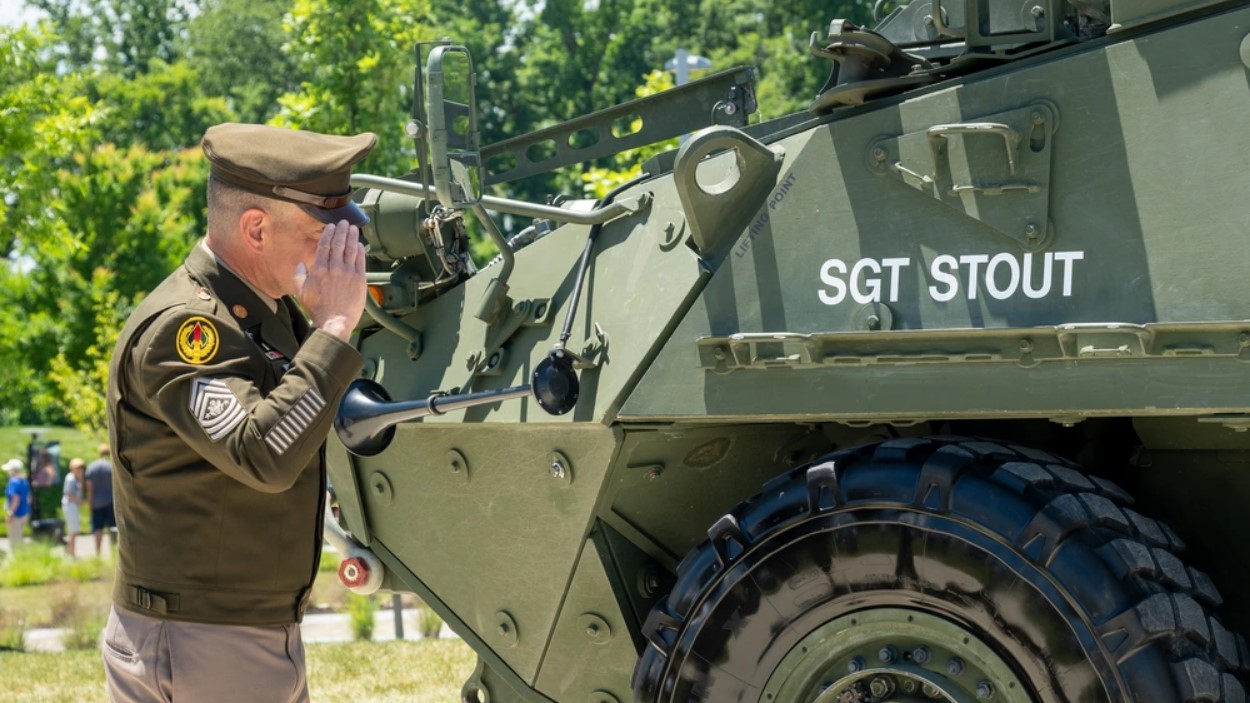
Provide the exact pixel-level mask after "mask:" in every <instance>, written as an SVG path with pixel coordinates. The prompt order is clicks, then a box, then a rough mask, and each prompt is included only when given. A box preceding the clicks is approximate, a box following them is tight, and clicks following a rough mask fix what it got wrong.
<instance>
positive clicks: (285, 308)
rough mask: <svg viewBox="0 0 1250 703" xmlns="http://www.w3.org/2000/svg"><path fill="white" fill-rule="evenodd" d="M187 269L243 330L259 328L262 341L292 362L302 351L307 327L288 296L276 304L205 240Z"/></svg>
mask: <svg viewBox="0 0 1250 703" xmlns="http://www.w3.org/2000/svg"><path fill="white" fill-rule="evenodd" d="M186 267H187V272H188V273H190V275H191V278H192V279H193V280H195V281H196V282H197V283H199V284H200V285H202V286H204V287H205V288H207V289H208V290H209V291H210V292H211V293H212V295H213V296H214V297H216V298H217V299H218V301H220V303H221V305H222V307H224V308H225V310H224V312H225V313H227V314H229V315H230V316H231V317H232V318H234V320H235V322H236V323H237V324H238V325H239V327H240V328H242V329H245V330H253V329H255V328H257V327H259V328H260V330H259V334H260V336H261V338H262V339H263V340H264V341H265V342H266V343H268V344H269V345H271V346H273V347H275V348H277V349H278V350H279V351H281V352H282V353H283V354H284V355H285V356H286V357H287V358H288V359H289V358H291V357H294V356H295V353H296V352H297V351H299V339H298V337H297V335H298V334H300V330H299V329H298V328H300V327H301V326H303V327H306V325H300V322H302V320H298V321H296V318H297V316H299V315H300V313H299V311H298V309H297V308H296V307H295V306H294V304H293V303H292V302H291V301H290V300H288V299H287V298H285V297H284V298H282V299H280V300H276V301H275V300H273V299H272V298H268V297H266V296H264V295H263V294H261V293H259V292H257V291H256V289H255V288H253V287H252V286H250V285H248V284H247V282H246V281H244V280H243V279H242V278H240V277H239V275H238V274H236V273H235V272H234V271H232V270H230V268H229V267H228V266H226V265H225V264H224V263H223V262H222V261H221V260H219V259H218V258H217V257H216V256H214V254H213V252H212V251H211V250H210V249H209V248H208V246H207V245H206V244H205V243H204V242H203V241H202V240H201V241H200V243H199V244H197V245H196V246H195V248H194V249H193V250H192V251H191V254H190V255H189V256H187V261H186ZM284 313H290V314H289V315H288V314H284ZM292 327H295V328H296V329H292ZM305 333H306V332H305Z"/></svg>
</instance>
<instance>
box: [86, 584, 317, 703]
mask: <svg viewBox="0 0 1250 703" xmlns="http://www.w3.org/2000/svg"><path fill="white" fill-rule="evenodd" d="M103 650H104V673H105V677H106V678H107V680H108V692H109V700H110V701H112V702H113V703H158V702H159V703H170V702H171V701H176V703H200V701H204V702H206V703H207V702H209V701H211V702H212V703H222V702H224V701H230V702H231V703H235V702H238V703H250V702H252V701H255V702H256V703H282V702H290V703H307V702H308V700H309V698H308V679H307V678H306V676H305V669H304V641H303V640H302V639H301V638H300V629H299V625H274V626H271V627H245V626H240V625H207V624H202V623H194V622H177V621H173V620H158V619H156V618H150V617H148V616H146V615H140V614H138V613H134V612H131V611H129V610H126V609H124V608H118V607H117V606H116V605H114V606H113V607H112V609H111V610H110V611H109V619H108V624H107V625H105V628H104V644H103Z"/></svg>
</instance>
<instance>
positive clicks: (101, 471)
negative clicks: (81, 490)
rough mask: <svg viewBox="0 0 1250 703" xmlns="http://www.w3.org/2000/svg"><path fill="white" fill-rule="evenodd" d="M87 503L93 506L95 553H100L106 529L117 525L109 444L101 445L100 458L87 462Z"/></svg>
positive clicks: (92, 525) (92, 528)
mask: <svg viewBox="0 0 1250 703" xmlns="http://www.w3.org/2000/svg"><path fill="white" fill-rule="evenodd" d="M85 478H86V481H87V505H89V506H91V533H92V534H94V535H95V553H96V554H100V553H101V552H100V543H101V541H102V540H103V539H104V531H105V530H112V529H114V528H116V527H117V521H116V519H115V518H114V517H113V462H112V461H111V460H110V455H109V445H107V444H101V445H100V458H99V459H96V460H95V461H93V462H91V463H90V464H87V472H86V474H85Z"/></svg>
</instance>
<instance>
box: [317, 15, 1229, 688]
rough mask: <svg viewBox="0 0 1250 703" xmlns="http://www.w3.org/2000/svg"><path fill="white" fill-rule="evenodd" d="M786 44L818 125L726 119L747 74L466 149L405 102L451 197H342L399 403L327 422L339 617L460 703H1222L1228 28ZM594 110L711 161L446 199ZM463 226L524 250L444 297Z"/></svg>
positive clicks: (457, 274)
mask: <svg viewBox="0 0 1250 703" xmlns="http://www.w3.org/2000/svg"><path fill="white" fill-rule="evenodd" d="M820 19H821V18H813V21H814V22H817V21H820ZM813 52H814V53H816V54H817V55H818V56H823V57H824V58H827V59H830V60H831V61H832V65H833V66H834V70H833V73H832V75H831V79H830V81H829V84H828V85H827V86H826V89H825V90H824V91H823V92H822V93H821V95H820V96H819V97H818V98H817V99H816V100H815V102H814V103H813V106H812V110H811V111H810V112H808V113H804V114H800V115H794V116H791V117H788V118H784V119H781V120H777V121H774V122H764V123H757V124H747V120H746V115H747V114H748V113H749V112H751V111H752V109H753V107H754V97H753V94H752V90H751V82H750V76H751V74H750V71H749V70H745V69H743V70H736V71H730V72H726V73H724V74H718V75H717V76H713V77H711V78H709V79H705V80H704V81H700V82H696V83H694V84H691V85H690V86H687V87H686V88H683V89H680V90H678V91H674V92H673V94H672V95H667V96H666V95H660V96H656V97H655V98H649V99H647V100H645V101H642V102H640V103H636V104H631V105H628V106H624V107H621V108H613V109H610V110H606V111H604V112H603V113H596V114H595V115H590V116H587V117H586V118H582V119H581V120H577V121H574V122H573V123H570V124H568V125H562V126H560V127H556V128H552V129H549V130H545V131H544V132H541V133H537V134H534V135H527V136H525V137H518V138H517V139H514V140H511V141H509V142H505V143H503V144H499V145H493V146H487V147H485V148H481V149H478V148H477V145H476V144H475V143H474V141H475V134H473V130H472V129H469V130H468V131H467V132H466V131H465V130H463V129H462V130H461V131H460V132H459V133H458V134H457V133H453V134H452V136H451V137H450V138H448V137H447V133H446V132H445V131H443V132H440V130H439V129H438V127H439V126H440V125H442V124H443V119H442V118H443V117H444V109H445V108H446V113H445V114H448V115H455V114H464V108H465V105H466V104H467V105H468V110H469V113H470V114H471V112H472V101H471V100H468V99H465V100H463V101H461V103H462V104H459V105H452V103H454V102H456V101H455V100H454V98H450V97H447V96H446V95H445V94H444V86H443V85H442V84H441V83H440V81H441V79H442V76H443V75H444V74H446V75H449V76H450V75H453V74H454V73H455V71H452V70H447V71H438V72H432V73H431V76H432V77H434V76H435V75H437V77H438V78H437V80H434V81H433V82H432V87H434V88H437V91H435V90H433V89H432V90H431V91H430V92H431V96H432V98H434V99H433V100H432V102H431V105H430V115H429V120H430V123H431V125H425V124H422V123H419V122H418V123H417V124H416V125H415V129H414V131H415V132H417V133H422V130H426V131H427V132H428V133H429V134H431V135H432V136H434V137H435V141H436V142H437V141H438V140H439V139H442V140H444V141H443V142H438V143H436V144H434V145H432V151H433V157H432V158H433V160H434V166H435V173H434V174H433V180H434V181H436V182H437V188H436V187H435V186H433V185H431V186H429V187H428V188H427V186H425V185H422V184H423V183H429V182H431V181H429V180H425V179H424V177H423V176H422V175H421V174H420V173H414V174H412V175H411V176H409V177H405V179H402V180H399V179H395V180H392V179H383V178H369V177H365V178H362V179H360V181H359V183H358V184H359V185H366V186H370V189H368V190H362V191H361V193H360V194H359V195H358V198H359V199H360V200H361V202H362V204H364V205H365V206H366V207H368V208H371V209H372V212H373V213H374V221H375V224H374V226H373V229H372V230H371V231H370V232H369V233H368V234H367V238H368V239H369V241H370V244H371V255H372V257H373V263H372V265H371V271H372V273H371V274H370V276H371V281H373V282H374V283H375V284H376V291H377V298H376V302H374V303H372V304H371V313H372V320H373V321H372V322H370V324H369V325H368V326H367V327H365V328H363V329H362V330H361V332H360V334H359V335H358V346H359V348H360V350H361V351H362V353H363V354H364V355H365V357H366V369H365V375H366V376H367V377H368V378H369V379H370V380H372V381H376V382H377V383H378V384H380V386H381V387H382V388H383V389H384V391H385V394H386V395H387V396H389V398H393V399H397V400H408V399H415V400H413V401H410V402H408V403H406V404H404V403H399V404H396V403H391V402H388V401H387V400H385V399H384V398H383V396H382V395H381V393H380V392H375V394H374V395H373V396H368V397H366V396H365V395H361V396H360V397H359V398H357V400H360V402H358V403H356V404H355V405H353V406H352V407H351V408H350V409H349V408H348V407H347V405H346V404H345V406H344V408H343V409H341V410H340V413H341V417H340V420H341V422H340V425H342V426H343V427H344V428H347V429H350V428H351V427H353V426H355V427H356V430H357V435H360V434H363V435H368V436H369V437H370V439H369V440H367V441H365V440H358V439H357V438H353V435H351V434H350V433H349V434H348V435H345V437H346V438H345V439H344V444H346V445H347V446H344V445H343V444H338V443H335V442H332V444H331V448H330V467H331V479H332V483H333V485H334V488H335V498H336V500H337V503H338V506H339V508H340V511H341V513H340V514H341V517H340V520H339V522H340V524H341V526H342V528H344V529H345V530H346V532H347V533H350V539H351V541H350V547H351V549H350V550H349V551H351V553H352V555H353V556H352V559H353V561H352V564H351V569H348V570H345V571H346V572H347V573H348V576H350V577H351V578H352V579H355V580H354V581H352V583H353V584H354V585H356V586H357V587H358V588H365V589H367V588H376V587H377V586H378V585H379V584H380V585H383V586H385V587H387V588H393V589H396V590H410V591H414V592H416V593H417V594H419V595H420V597H421V598H423V599H424V600H425V601H427V602H428V603H430V604H431V605H432V606H433V607H434V608H435V610H437V611H438V612H439V614H440V615H442V616H443V617H444V619H445V620H446V621H447V622H448V623H449V624H450V625H451V626H452V628H453V629H454V630H455V631H456V632H457V633H458V634H460V635H461V636H462V637H463V638H464V639H465V641H467V642H468V643H469V644H470V645H471V646H472V647H473V648H474V649H475V650H476V651H477V653H478V654H479V657H480V662H481V663H480V666H479V667H478V670H477V672H476V673H475V674H474V675H473V676H472V677H471V679H470V680H469V681H468V682H466V684H465V688H464V693H463V699H464V700H465V701H469V702H472V701H482V702H487V701H547V700H550V701H562V702H563V701H578V702H582V701H592V702H595V703H608V702H612V701H626V700H638V701H687V700H698V701H717V702H719V701H769V702H771V701H786V702H789V701H805V702H809V701H819V702H821V703H824V702H826V701H829V702H832V701H839V702H845V703H855V702H862V703H868V702H869V701H873V702H876V701H912V700H943V701H952V702H957V701H971V700H974V699H976V700H994V701H1013V702H1014V701H1021V702H1023V701H1035V702H1041V701H1073V702H1075V701H1219V702H1231V701H1244V700H1245V698H1246V696H1245V693H1244V690H1243V687H1242V683H1241V681H1242V679H1241V676H1242V675H1243V674H1244V672H1245V670H1246V669H1247V667H1250V652H1248V651H1247V649H1246V646H1245V641H1244V639H1243V638H1242V637H1241V636H1240V635H1238V634H1235V632H1237V631H1246V630H1247V629H1250V605H1248V604H1247V602H1246V600H1245V597H1244V594H1245V593H1246V590H1247V585H1248V581H1247V574H1246V566H1245V564H1246V563H1247V558H1248V557H1250V549H1247V547H1246V546H1245V540H1244V539H1242V538H1241V536H1242V533H1243V532H1244V530H1245V523H1244V520H1242V519H1241V518H1238V517H1237V515H1239V514H1241V513H1240V510H1241V509H1243V508H1242V506H1243V505H1245V504H1246V502H1247V501H1248V500H1250V479H1248V478H1247V473H1246V471H1247V469H1250V434H1246V432H1245V430H1246V429H1247V427H1250V393H1248V392H1247V389H1248V388H1250V383H1248V382H1247V379H1248V378H1250V366H1248V365H1247V362H1248V361H1250V298H1247V297H1246V296H1245V295H1243V294H1242V283H1243V281H1244V279H1245V275H1246V274H1245V272H1246V270H1247V267H1248V265H1250V207H1247V204H1248V203H1250V179H1248V178H1247V177H1246V174H1245V161H1246V154H1250V128H1247V126H1246V125H1247V124H1248V122H1247V115H1250V8H1248V7H1247V6H1246V4H1245V3H1215V2H1197V1H1194V2H1181V1H1180V0H1173V1H1162V0H1160V1H1156V2H1141V3H1126V2H1121V1H1120V0H1111V1H1110V2H1101V3H1100V2H1089V3H1072V4H1069V3H1067V2H1062V1H1055V2H1040V1H1039V2H1024V3H1020V2H1006V1H1004V2H998V1H997V0H992V1H987V0H967V1H966V2H960V3H952V2H949V1H948V2H945V3H938V2H929V1H928V0H917V1H916V2H912V3H911V4H910V5H907V6H904V7H902V8H899V9H897V10H895V11H894V12H892V13H890V14H889V15H888V16H886V17H884V18H883V19H882V21H881V23H880V24H879V25H878V27H877V28H876V30H875V31H869V30H864V29H859V28H856V27H854V26H852V25H850V24H849V23H841V22H834V23H833V25H832V26H831V27H830V29H829V32H828V33H827V34H822V35H820V36H817V37H814V43H813ZM466 58H467V57H466ZM460 66H461V68H463V67H464V66H467V62H466V63H465V64H461V65H460ZM462 73H463V71H462ZM727 105H728V106H730V107H729V108H726V106H727ZM675 106H676V107H675ZM453 107H455V108H459V109H460V112H456V111H455V110H454V109H452V108H453ZM622 114H626V115H636V116H638V117H640V118H641V119H642V120H643V123H644V124H645V125H646V127H645V129H644V132H645V133H644V134H641V135H636V136H635V137H633V138H632V139H634V140H635V141H638V140H642V139H647V140H649V141H655V140H656V139H660V138H665V137H668V136H672V135H676V134H680V133H684V132H689V131H694V129H695V127H698V126H705V127H706V128H705V129H701V130H699V131H694V134H693V135H692V136H690V137H689V138H688V139H687V140H685V141H684V143H683V145H682V146H681V148H680V149H679V150H677V151H676V152H669V153H666V154H661V155H660V156H659V157H657V158H655V159H652V160H651V161H649V162H648V163H647V164H645V165H644V166H643V170H644V172H645V175H644V177H643V178H641V179H638V180H636V181H635V182H633V183H631V184H628V185H627V186H626V187H623V188H621V189H619V192H617V193H614V195H613V197H612V199H611V200H612V202H611V203H607V202H600V203H594V204H582V205H585V206H584V207H582V206H576V205H566V206H564V207H551V206H547V207H544V206H535V205H528V204H524V203H518V202H515V201H510V200H506V199H504V198H499V197H494V198H492V197H485V198H481V199H480V202H476V203H475V201H477V200H478V198H477V197H476V193H475V191H476V188H477V186H478V185H480V183H481V182H484V183H485V184H487V185H495V191H496V192H506V185H504V184H505V183H506V182H507V181H508V180H509V179H510V178H512V177H520V176H523V175H527V174H529V173H534V172H539V171H541V170H543V169H546V168H550V167H551V164H549V163H548V164H540V163H535V162H532V161H531V160H530V159H529V158H528V157H527V154H528V153H531V152H529V151H527V150H528V149H529V148H530V147H531V146H533V145H534V144H540V143H544V142H551V143H552V144H554V145H555V147H556V148H555V151H556V152H557V157H556V159H555V161H556V162H558V163H559V164H568V163H577V162H579V161H584V160H586V159H589V158H593V157H596V156H601V155H603V154H605V153H612V152H613V151H618V150H620V149H623V148H627V147H630V146H633V145H634V143H633V142H630V141H629V140H630V139H631V137H628V136H627V137H622V138H619V139H618V138H616V137H614V136H612V135H611V132H610V129H609V128H610V125H611V124H612V123H613V120H615V119H617V118H618V117H619V116H620V115H622ZM709 116H710V117H709ZM692 121H694V122H695V124H692ZM709 122H712V123H714V124H711V126H707V125H708V123H709ZM586 130H591V131H595V132H596V133H597V134H598V135H599V141H598V143H597V146H595V147H592V148H590V149H589V150H586V151H579V150H578V149H576V148H574V147H572V146H568V145H569V144H571V143H573V142H572V141H571V140H570V136H571V135H573V134H576V133H578V132H584V131H586ZM453 132H454V130H453ZM439 134H441V135H442V136H441V137H439V136H436V135H439ZM652 137H654V138H652ZM501 155H510V156H511V157H512V159H511V162H512V163H514V164H515V166H514V168H515V169H516V173H511V174H510V173H507V172H503V173H496V172H492V171H490V170H489V169H487V170H485V171H483V172H481V174H480V175H478V176H477V179H479V181H480V182H479V181H475V179H474V178H473V177H466V174H472V173H473V169H474V167H476V166H477V165H478V164H479V163H481V162H486V163H490V159H492V158H493V157H498V156H501ZM557 165H558V164H557ZM439 168H443V173H442V174H441V175H440V174H439V173H438V172H437V171H438V169H439ZM449 174H450V175H449ZM436 192H437V194H438V196H439V197H438V200H440V201H441V202H442V204H441V206H440V207H438V208H435V207H434V203H435V198H434V195H435V193H436ZM491 212H494V213H500V212H505V213H510V216H513V217H532V218H536V219H538V220H547V221H549V222H550V223H551V227H550V229H551V231H550V232H549V233H545V232H546V230H547V229H548V228H547V227H545V226H544V227H541V228H539V230H538V231H537V232H536V233H537V234H541V235H542V236H539V237H537V238H536V241H533V243H531V244H528V245H527V246H524V247H520V246H519V245H514V246H512V247H508V248H509V249H515V250H516V251H515V252H514V253H515V256H514V257H513V256H506V257H505V258H504V260H502V261H499V262H496V263H494V264H493V265H491V266H488V267H486V268H484V269H483V270H481V271H477V272H476V273H473V272H472V271H470V270H469V268H470V267H468V266H466V265H464V257H463V256H460V258H457V253H458V251H460V250H458V249H457V247H458V246H459V245H458V244H457V242H458V241H461V240H462V238H463V228H462V226H461V220H460V219H459V218H460V217H461V216H462V215H468V216H475V217H477V218H478V219H479V220H482V221H483V222H484V225H485V226H486V229H487V231H488V232H490V233H491V234H492V235H493V236H495V237H496V238H497V239H499V240H500V241H502V238H501V237H500V235H498V233H497V232H495V231H494V225H493V224H491V223H490V222H489V220H487V218H488V217H489V216H490V213H491ZM458 267H459V268H458ZM562 337H564V340H562ZM565 340H566V341H565ZM432 393H434V394H435V395H432ZM440 394H441V395H440ZM471 394H478V395H477V396H476V397H474V398H473V399H470V400H468V401H465V402H463V403H461V404H460V405H457V404H456V403H458V402H459V401H461V400H463V399H464V398H466V397H467V396H469V395H471ZM492 394H493V395H492ZM440 405H441V407H440ZM461 406H463V407H465V408H466V409H465V410H464V411H463V412H450V410H451V409H454V408H457V407H461ZM553 410H554V411H556V412H557V413H559V414H551V412H550V411H553ZM417 418H419V419H420V421H419V422H404V421H405V420H413V419H417ZM361 428H364V429H363V430H361ZM383 428H385V429H383ZM383 435H386V436H383ZM391 435H393V439H392V440H391V441H387V439H388V437H390V436H391ZM349 450H350V451H349ZM1147 516H1148V517H1147ZM362 573H365V574H367V575H368V577H369V579H371V580H370V581H369V585H363V584H364V583H365V580H366V579H365V577H364V576H362V575H361V574H362ZM1221 593H1222V594H1223V596H1222V597H1221Z"/></svg>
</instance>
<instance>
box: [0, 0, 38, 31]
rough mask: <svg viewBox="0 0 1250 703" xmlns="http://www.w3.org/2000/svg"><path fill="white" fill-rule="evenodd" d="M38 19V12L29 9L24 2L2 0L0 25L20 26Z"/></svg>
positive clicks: (0, 3)
mask: <svg viewBox="0 0 1250 703" xmlns="http://www.w3.org/2000/svg"><path fill="white" fill-rule="evenodd" d="M38 17H39V13H38V11H37V10H31V9H27V8H26V3H24V2H22V0H0V24H7V25H10V26H12V25H18V24H22V23H24V22H33V21H34V20H36V19H37V18H38Z"/></svg>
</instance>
